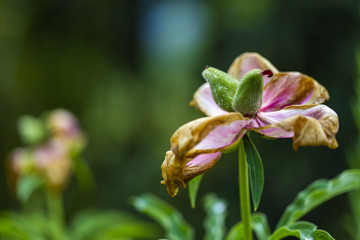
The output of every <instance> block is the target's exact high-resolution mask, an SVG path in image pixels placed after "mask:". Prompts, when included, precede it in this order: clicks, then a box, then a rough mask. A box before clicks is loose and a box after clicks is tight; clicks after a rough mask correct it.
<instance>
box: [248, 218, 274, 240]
mask: <svg viewBox="0 0 360 240" xmlns="http://www.w3.org/2000/svg"><path fill="white" fill-rule="evenodd" d="M251 224H252V228H253V230H254V232H255V234H256V236H257V238H258V239H259V240H267V239H268V238H269V236H270V233H271V230H270V226H269V223H268V221H267V218H266V215H265V214H263V213H255V214H253V215H252V217H251Z"/></svg>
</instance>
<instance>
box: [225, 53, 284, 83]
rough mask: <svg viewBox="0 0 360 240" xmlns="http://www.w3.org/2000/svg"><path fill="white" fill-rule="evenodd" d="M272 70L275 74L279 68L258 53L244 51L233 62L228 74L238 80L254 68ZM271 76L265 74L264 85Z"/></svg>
mask: <svg viewBox="0 0 360 240" xmlns="http://www.w3.org/2000/svg"><path fill="white" fill-rule="evenodd" d="M255 68H257V69H261V70H271V71H272V72H273V73H274V74H275V73H278V70H277V69H276V68H275V67H274V66H273V65H272V64H271V63H270V62H269V60H267V59H266V58H264V57H262V56H261V55H260V54H258V53H243V54H241V55H240V56H238V57H237V58H236V59H235V60H234V61H233V63H232V64H231V66H230V68H229V70H228V74H229V75H230V76H232V77H234V78H236V79H238V80H240V78H241V77H242V76H243V75H244V74H245V73H247V72H248V71H250V70H252V69H255ZM269 80H270V78H269V77H267V76H264V86H265V85H266V84H267V83H268V82H269Z"/></svg>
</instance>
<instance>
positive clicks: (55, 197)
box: [47, 191, 66, 240]
mask: <svg viewBox="0 0 360 240" xmlns="http://www.w3.org/2000/svg"><path fill="white" fill-rule="evenodd" d="M47 205H48V216H49V226H50V231H51V232H50V234H51V236H52V238H51V239H52V240H64V239H66V237H65V232H64V210H63V201H62V196H61V194H59V193H54V192H49V191H48V192H47Z"/></svg>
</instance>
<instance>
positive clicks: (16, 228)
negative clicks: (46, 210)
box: [0, 211, 48, 240]
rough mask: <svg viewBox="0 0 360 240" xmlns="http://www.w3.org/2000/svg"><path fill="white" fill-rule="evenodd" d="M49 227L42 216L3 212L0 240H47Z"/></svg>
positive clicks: (0, 221) (0, 216) (0, 222)
mask: <svg viewBox="0 0 360 240" xmlns="http://www.w3.org/2000/svg"><path fill="white" fill-rule="evenodd" d="M47 233H48V225H47V221H46V219H45V217H44V216H43V215H40V214H24V213H17V212H10V211H6V212H2V213H1V214H0V239H21V240H32V239H38V240H45V239H47V237H46V236H47Z"/></svg>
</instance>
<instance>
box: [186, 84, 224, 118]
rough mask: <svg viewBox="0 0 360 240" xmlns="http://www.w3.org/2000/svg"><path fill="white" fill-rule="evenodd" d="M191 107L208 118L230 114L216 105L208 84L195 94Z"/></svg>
mask: <svg viewBox="0 0 360 240" xmlns="http://www.w3.org/2000/svg"><path fill="white" fill-rule="evenodd" d="M191 105H194V106H195V107H196V108H197V109H199V110H200V111H202V112H203V113H205V114H206V115H207V116H218V115H223V114H226V113H228V112H227V111H225V110H222V109H221V108H220V107H219V106H218V105H217V104H216V103H215V101H214V99H213V97H212V94H211V89H210V85H209V84H208V83H204V84H203V85H201V86H200V87H199V88H198V90H197V91H196V92H195V94H194V100H193V101H192V102H191Z"/></svg>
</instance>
